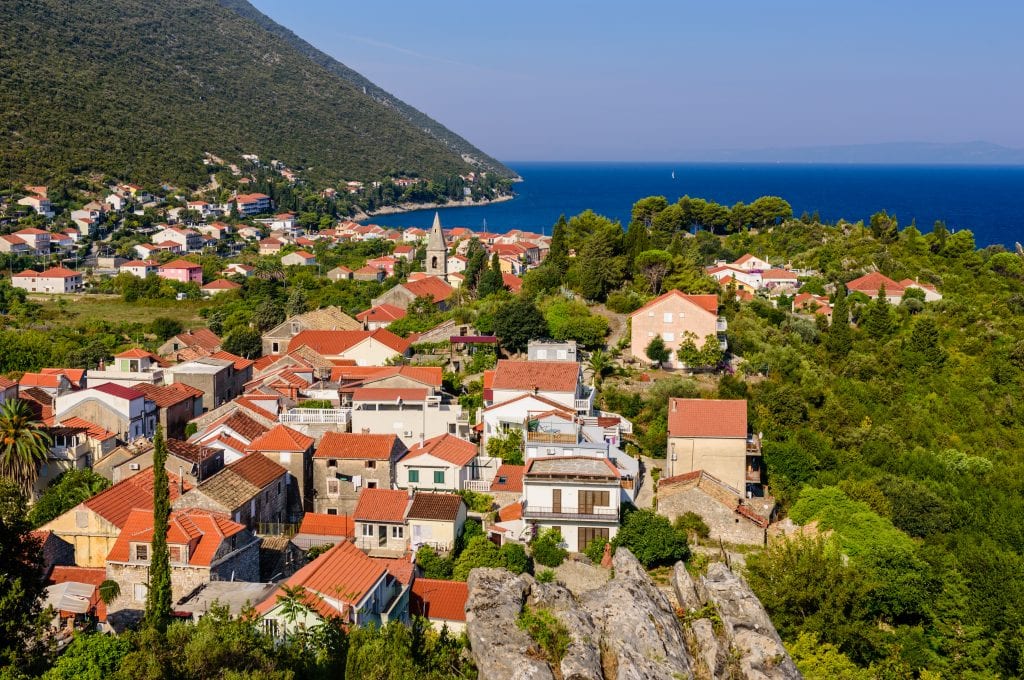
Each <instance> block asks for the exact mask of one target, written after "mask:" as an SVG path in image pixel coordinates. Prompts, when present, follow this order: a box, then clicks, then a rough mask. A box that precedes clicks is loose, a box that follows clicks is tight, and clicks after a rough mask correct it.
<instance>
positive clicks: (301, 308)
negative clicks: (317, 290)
mask: <svg viewBox="0 0 1024 680" xmlns="http://www.w3.org/2000/svg"><path fill="white" fill-rule="evenodd" d="M308 311H309V299H308V298H307V297H306V291H304V290H303V289H302V288H301V287H300V286H295V287H294V288H292V292H291V293H290V294H289V295H288V302H286V303H285V305H284V314H285V316H286V317H292V316H298V315H299V314H302V313H303V312H308Z"/></svg>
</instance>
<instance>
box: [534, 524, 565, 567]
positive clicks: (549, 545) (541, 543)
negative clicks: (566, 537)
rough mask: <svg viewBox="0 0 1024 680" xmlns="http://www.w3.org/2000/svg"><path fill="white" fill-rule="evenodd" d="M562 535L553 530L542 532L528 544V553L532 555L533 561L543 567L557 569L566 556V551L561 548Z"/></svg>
mask: <svg viewBox="0 0 1024 680" xmlns="http://www.w3.org/2000/svg"><path fill="white" fill-rule="evenodd" d="M561 544H562V533H561V532H560V531H559V530H558V529H555V528H553V527H552V528H551V529H547V530H545V531H542V532H541V533H540V534H539V535H538V536H537V537H536V538H534V539H533V541H532V542H531V543H530V552H531V553H533V560H534V562H537V563H538V564H543V565H544V566H545V567H557V566H558V565H559V564H561V563H562V562H563V561H564V560H565V558H566V557H567V556H568V554H569V553H568V551H566V550H565V548H563V547H562V545H561Z"/></svg>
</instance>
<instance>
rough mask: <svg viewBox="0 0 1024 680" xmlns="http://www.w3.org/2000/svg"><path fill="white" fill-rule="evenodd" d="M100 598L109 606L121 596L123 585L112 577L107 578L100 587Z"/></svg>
mask: <svg viewBox="0 0 1024 680" xmlns="http://www.w3.org/2000/svg"><path fill="white" fill-rule="evenodd" d="M99 594H100V600H102V601H103V604H105V605H107V606H108V607H109V606H110V605H111V603H112V602H113V601H114V600H116V599H117V598H119V597H121V585H120V584H119V583H118V582H117V581H114V580H112V579H109V578H108V579H107V580H105V581H104V582H103V583H101V584H100V587H99Z"/></svg>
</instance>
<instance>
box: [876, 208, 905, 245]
mask: <svg viewBox="0 0 1024 680" xmlns="http://www.w3.org/2000/svg"><path fill="white" fill-rule="evenodd" d="M870 225H871V234H872V236H874V237H875V238H876V239H878V240H879V241H881V242H882V243H893V242H894V241H896V239H897V237H898V235H899V223H898V222H897V221H896V217H895V216H894V215H889V213H887V212H886V211H884V210H882V211H880V212H876V213H875V214H874V215H872V216H871V220H870Z"/></svg>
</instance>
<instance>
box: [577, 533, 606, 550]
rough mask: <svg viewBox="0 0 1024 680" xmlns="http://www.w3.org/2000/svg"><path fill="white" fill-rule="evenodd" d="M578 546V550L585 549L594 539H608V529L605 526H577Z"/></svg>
mask: <svg viewBox="0 0 1024 680" xmlns="http://www.w3.org/2000/svg"><path fill="white" fill-rule="evenodd" d="M577 531H578V532H579V533H578V534H577V541H578V547H579V549H580V550H585V549H586V548H587V546H588V545H590V544H591V542H593V541H594V540H596V539H600V538H603V539H604V540H606V541H607V540H608V529H607V528H606V527H600V528H598V527H579V528H578V529H577Z"/></svg>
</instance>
